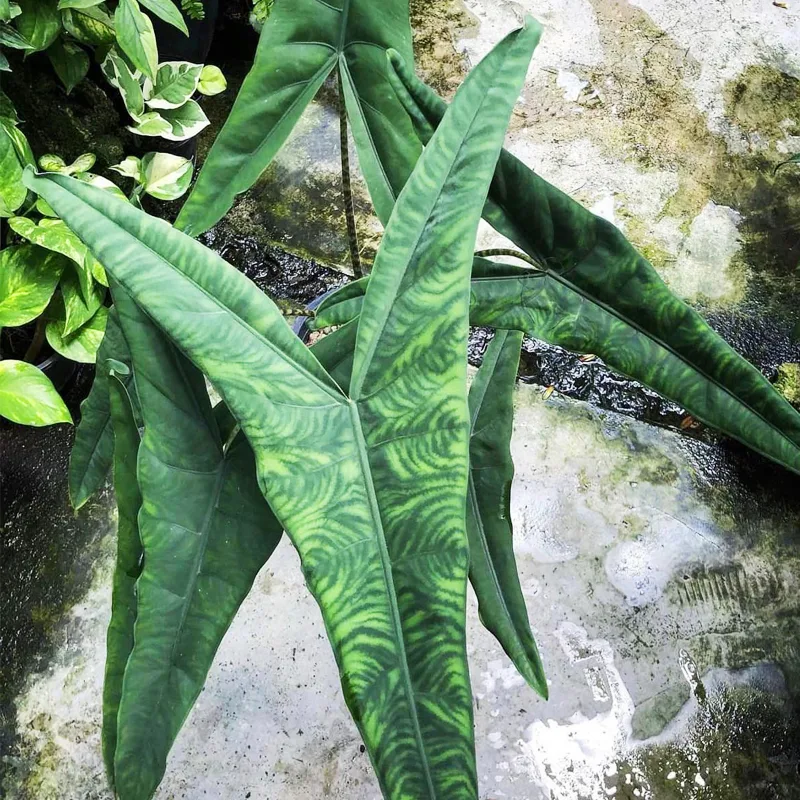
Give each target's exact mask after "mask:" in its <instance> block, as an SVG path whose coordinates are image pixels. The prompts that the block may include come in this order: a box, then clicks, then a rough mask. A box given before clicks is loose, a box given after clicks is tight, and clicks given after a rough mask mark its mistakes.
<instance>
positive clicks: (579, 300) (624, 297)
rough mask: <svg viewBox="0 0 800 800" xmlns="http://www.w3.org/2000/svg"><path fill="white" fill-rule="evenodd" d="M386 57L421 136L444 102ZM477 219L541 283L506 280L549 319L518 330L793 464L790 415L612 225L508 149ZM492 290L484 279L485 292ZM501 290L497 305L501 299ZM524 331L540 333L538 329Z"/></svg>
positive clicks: (799, 454) (797, 430)
mask: <svg viewBox="0 0 800 800" xmlns="http://www.w3.org/2000/svg"><path fill="white" fill-rule="evenodd" d="M392 63H393V66H394V68H395V71H396V72H395V74H394V75H392V74H390V78H391V79H392V81H393V85H394V86H395V88H396V90H397V92H398V96H399V98H400V99H401V101H402V102H403V104H404V105H405V107H406V109H407V110H408V112H409V114H410V116H411V117H412V119H413V121H414V125H415V128H416V130H417V133H418V135H419V136H420V138H421V139H422V141H423V142H425V141H427V140H428V139H429V137H430V135H431V133H432V131H433V130H434V128H435V126H436V125H437V124H438V122H439V120H441V118H442V115H443V114H444V112H445V110H446V108H447V104H446V103H445V102H444V101H443V100H442V99H441V98H439V97H438V95H437V94H436V93H435V92H434V91H433V90H432V89H430V88H429V87H427V86H426V85H425V84H424V83H422V81H420V80H419V79H418V78H417V77H416V76H415V75H414V74H413V72H411V71H410V70H409V69H408V67H407V66H405V65H404V63H403V62H402V59H400V58H398V57H396V56H395V57H394V58H393V60H392ZM484 217H485V218H486V219H487V220H488V221H489V222H490V223H491V224H492V225H493V226H494V227H495V228H496V229H497V230H498V231H500V232H501V233H503V234H504V235H505V236H507V237H508V238H510V239H511V240H512V241H514V242H515V243H516V244H517V245H518V246H519V247H520V248H522V249H523V250H524V251H525V252H526V253H528V254H529V255H530V256H532V257H533V258H535V259H536V260H537V261H538V262H539V263H540V264H541V265H542V266H543V268H546V270H547V280H546V281H540V278H539V277H536V276H532V277H529V278H526V279H519V280H515V281H514V283H513V290H514V291H517V292H519V291H522V290H523V288H524V290H525V291H526V294H528V295H530V294H531V293H532V294H533V295H535V296H536V299H535V300H533V301H532V302H533V303H534V304H535V305H536V307H537V309H538V312H539V313H540V314H544V315H545V317H547V318H549V321H547V322H546V324H544V325H543V324H542V323H543V322H544V321H545V320H544V319H542V318H541V317H540V318H539V319H538V320H537V321H536V322H535V323H533V322H526V323H525V325H524V327H523V328H522V329H523V330H526V331H527V332H529V333H531V334H532V335H535V336H540V337H541V338H543V339H546V340H547V341H553V342H554V343H555V344H564V346H566V347H569V348H570V349H573V348H574V345H575V344H576V343H577V342H580V343H581V345H582V346H583V347H587V350H586V352H592V353H596V354H597V355H600V356H601V357H602V358H603V359H604V360H605V361H606V362H607V363H608V364H609V365H610V366H612V367H613V368H614V369H617V370H619V371H620V372H622V373H623V374H625V375H629V376H630V377H633V378H636V379H637V380H640V381H641V382H642V383H645V384H647V385H648V386H650V387H652V388H653V389H655V390H656V391H657V392H659V393H661V394H663V395H664V396H665V397H668V398H669V399H670V400H674V401H675V402H676V403H679V404H680V405H682V406H684V408H686V409H687V410H688V411H690V412H691V414H692V415H693V416H695V417H696V418H697V419H699V420H701V421H703V422H705V423H707V424H709V425H712V426H714V427H716V428H719V429H720V430H721V431H723V432H725V433H727V434H728V435H729V436H732V437H734V438H736V439H738V440H739V441H741V442H743V443H744V444H746V445H747V446H748V447H751V448H752V449H754V450H756V451H758V452H760V453H762V454H763V455H766V456H767V457H769V458H772V459H773V460H775V461H777V462H779V463H781V464H783V465H784V466H787V467H789V468H790V469H793V470H795V471H798V470H800V415H799V414H798V413H797V412H796V411H795V410H794V409H793V408H792V407H791V405H790V404H789V403H788V402H787V401H786V400H785V399H784V398H783V397H781V396H780V395H779V394H778V393H777V392H776V391H775V390H774V389H773V388H772V386H771V385H770V384H769V382H768V381H767V380H765V378H764V377H763V375H761V373H760V372H759V371H758V370H757V369H756V368H755V367H754V366H753V365H752V364H750V363H748V362H747V361H746V360H745V359H744V358H742V357H741V356H740V355H739V354H738V353H736V351H735V350H734V349H733V348H732V347H730V346H729V345H728V344H727V343H726V342H725V341H724V340H723V339H722V338H721V337H720V336H719V335H717V334H716V333H715V332H714V331H713V330H712V329H711V327H710V326H709V325H708V324H707V323H706V322H705V321H704V320H703V318H702V317H701V316H700V315H699V314H697V312H695V311H694V310H692V309H691V308H690V307H689V306H688V305H686V304H685V303H684V302H683V301H681V300H680V299H678V298H677V297H676V296H675V295H674V294H672V292H670V290H669V289H668V288H667V286H666V285H665V284H664V282H663V281H662V280H661V278H660V277H659V275H658V273H657V272H656V271H655V269H653V267H652V266H651V265H650V263H649V262H648V261H647V260H646V259H645V258H644V257H643V256H641V255H640V254H639V253H637V252H636V250H635V249H634V248H633V247H632V246H631V244H630V243H629V242H628V241H627V239H626V238H625V237H624V236H623V235H622V233H621V232H620V231H619V229H618V228H616V227H615V226H614V225H612V224H611V223H609V222H607V221H606V220H603V219H601V218H600V217H597V216H595V215H594V214H592V213H591V212H589V211H587V210H586V209H585V208H584V207H583V206H581V205H580V204H579V203H576V202H575V201H574V200H572V199H570V198H569V197H567V195H565V194H563V193H562V192H560V191H559V190H558V189H556V188H555V187H553V186H551V185H550V184H549V183H547V181H545V180H543V179H542V178H540V177H539V176H538V175H537V174H536V173H535V172H533V171H532V170H530V169H528V167H526V166H525V165H524V164H523V163H522V162H521V161H519V160H518V159H516V158H515V157H514V156H512V155H511V154H510V153H508V152H506V151H503V152H502V154H501V156H500V160H499V162H498V165H497V170H496V172H495V176H494V179H493V181H492V188H491V190H490V194H489V202H487V204H486V208H485V209H484ZM555 283H558V284H559V285H560V288H556V287H555V286H554V284H555ZM505 288H506V289H509V288H512V284H510V283H506V284H505ZM498 289H499V285H497V284H494V286H493V289H492V291H494V290H498ZM484 290H485V291H489V289H488V287H484ZM484 297H485V294H484ZM496 297H497V296H496V295H495V298H496ZM504 298H505V299H504V300H503V301H501V302H503V303H504V304H505V303H506V302H507V300H509V299H511V295H507V296H506V295H504ZM548 301H549V302H553V303H555V304H560V303H566V304H567V305H569V306H570V307H571V308H572V309H573V310H574V312H575V316H574V319H573V321H572V322H571V323H569V322H566V321H565V320H564V318H563V316H561V309H559V308H557V307H556V306H553V307H552V308H547V303H548ZM578 307H580V308H578ZM526 314H527V312H526ZM578 314H579V316H578ZM589 316H591V319H592V321H591V322H589V321H588V319H587V317H589ZM534 327H538V328H539V329H540V330H548V331H550V333H548V335H543V334H541V333H536V332H535V331H534V330H533V328H534ZM553 333H555V337H554V336H553ZM565 341H569V342H571V344H565ZM575 349H577V348H575Z"/></svg>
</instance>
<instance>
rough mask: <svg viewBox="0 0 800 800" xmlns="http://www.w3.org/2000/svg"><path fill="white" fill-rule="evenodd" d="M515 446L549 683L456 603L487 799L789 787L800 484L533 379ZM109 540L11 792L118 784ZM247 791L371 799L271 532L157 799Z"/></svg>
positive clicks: (28, 731)
mask: <svg viewBox="0 0 800 800" xmlns="http://www.w3.org/2000/svg"><path fill="white" fill-rule="evenodd" d="M513 452H514V458H515V462H516V465H517V475H516V479H515V484H514V487H513V492H512V514H513V519H514V524H515V529H516V551H517V557H518V563H519V568H520V574H521V578H522V586H523V592H524V594H525V597H526V600H527V603H528V611H529V614H530V617H531V621H532V623H533V626H534V628H535V632H536V636H537V639H538V642H539V645H540V648H541V651H542V655H543V658H544V662H545V666H546V670H547V674H548V678H549V684H550V693H551V698H550V700H549V701H548V702H546V703H545V702H544V701H542V700H541V699H539V698H538V697H537V696H536V695H534V693H533V692H532V691H531V690H530V689H529V688H528V687H527V686H526V685H525V684H524V682H523V680H522V679H521V678H520V676H519V675H518V674H517V673H516V671H515V669H514V668H513V666H512V665H511V663H510V661H509V660H508V658H507V657H506V656H505V654H504V653H503V652H502V650H501V649H500V648H499V647H498V645H497V643H496V642H495V641H494V640H493V639H492V637H491V636H490V635H489V634H488V633H487V632H486V631H485V630H484V629H483V628H482V626H481V625H480V623H479V621H478V618H477V610H476V604H475V602H474V598H472V597H471V596H470V605H469V618H468V629H469V658H470V666H471V674H472V682H473V689H474V693H475V713H476V737H477V743H478V764H479V776H480V785H481V797H482V798H487V799H488V798H513V799H514V800H542V799H543V798H551V799H555V798H558V800H574V799H575V798H589V799H590V800H595V798H597V799H598V800H599V798H606V797H609V796H620V797H630V798H633V797H638V798H654V799H655V800H667V799H671V798H676V800H677V798H681V800H686V798H689V799H690V800H706V799H707V798H708V799H712V800H739V798H742V800H744V798H747V799H748V800H760V799H761V798H763V800H768V798H769V800H773V799H774V798H792V797H797V796H798V794H797V789H798V784H797V767H798V763H799V762H798V758H799V757H800V753H799V752H798V741H800V739H799V738H798V734H800V730H799V729H798V722H797V719H798V718H797V714H796V711H797V705H796V703H797V700H798V695H799V694H800V661H798V652H797V633H798V629H799V628H800V600H799V599H798V598H800V594H799V593H798V588H800V586H798V584H799V583H800V556H799V555H798V550H797V547H798V530H800V505H798V503H797V502H796V498H795V494H796V493H795V492H793V490H792V487H793V483H792V480H791V479H790V478H787V476H785V475H784V474H783V473H782V471H781V470H779V469H778V468H774V469H773V468H771V467H769V465H765V464H764V463H759V464H758V465H757V469H754V470H753V471H752V473H749V472H748V467H747V464H748V462H749V461H751V460H752V459H751V458H750V457H749V456H748V455H747V454H746V453H743V452H742V451H741V450H739V449H731V448H729V447H720V446H719V445H708V444H704V443H701V442H697V441H693V440H691V439H687V438H686V437H685V436H682V435H681V434H679V433H675V432H670V431H666V430H663V429H660V428H654V427H652V426H650V425H647V424H645V423H642V422H638V421H635V420H632V419H630V418H628V417H625V416H623V415H620V414H616V413H614V412H606V411H598V410H596V409H594V408H592V407H591V406H589V405H587V404H585V403H581V402H578V401H574V400H570V399H567V398H564V397H562V396H560V395H559V394H558V393H555V394H553V395H551V396H550V397H549V398H548V399H547V400H544V399H543V396H542V392H541V390H540V388H539V387H536V386H529V385H520V387H519V388H518V390H517V396H516V423H515V433H514V440H513ZM87 524H90V525H95V526H96V523H87ZM111 539H112V537H111V535H106V536H103V537H100V538H99V540H98V539H95V540H93V541H94V543H93V544H92V545H91V547H92V553H93V554H94V555H95V556H96V566H95V573H94V575H95V577H94V581H93V583H92V585H91V588H90V590H89V591H88V593H87V594H86V595H85V596H84V597H83V599H82V600H81V601H80V602H78V603H77V604H76V605H75V606H74V607H73V608H72V609H71V610H70V611H69V613H68V614H67V615H66V616H65V618H64V620H63V622H62V623H61V625H60V627H59V634H58V642H59V644H58V647H57V649H56V651H55V653H54V654H53V655H52V657H51V658H50V659H49V661H48V662H47V663H46V664H42V665H41V667H40V668H38V669H36V670H34V671H33V672H31V674H30V675H29V676H28V679H27V682H26V684H25V688H24V690H23V691H22V693H21V694H20V695H19V697H18V709H17V722H18V730H19V733H20V735H21V739H20V742H19V747H18V749H17V750H16V752H15V755H14V769H13V771H12V772H11V773H10V776H9V778H8V781H7V783H6V787H5V788H6V796H8V797H9V798H15V800H33V798H36V799H37V800H39V799H41V800H51V799H52V800H56V798H57V799H58V800H79V799H80V800H84V799H85V798H98V799H99V798H110V794H109V793H108V792H107V790H106V788H105V779H104V776H103V768H102V760H101V754H100V720H101V709H100V694H101V686H102V674H103V668H102V667H103V656H104V638H105V628H106V625H107V622H108V614H109V603H110V571H111V564H110V552H111V549H112V548H111ZM232 765H235V768H232ZM670 776H671V777H670ZM764 787H769V788H768V789H766V788H764ZM613 788H616V789H617V792H616V794H615V793H614V792H612V791H611V789H613ZM634 790H635V791H634ZM626 792H627V793H626ZM248 793H250V796H251V797H252V798H264V799H266V798H272V797H280V798H281V799H282V800H293V799H294V798H297V799H298V800H300V798H303V800H308V799H309V798H325V797H332V798H342V800H344V798H347V799H348V800H368V799H369V800H373V798H377V797H378V790H377V787H376V784H375V781H374V778H373V776H372V773H371V771H370V767H369V762H368V758H367V756H366V755H365V754H364V753H363V752H362V749H361V744H360V740H359V738H358V734H357V731H356V729H355V726H354V725H353V723H352V722H351V720H350V718H349V716H348V714H347V710H346V708H345V706H344V702H343V700H342V695H341V691H340V687H339V680H338V673H337V669H336V664H335V661H334V659H333V655H332V653H331V651H330V648H329V646H328V644H327V640H326V637H325V633H324V627H323V624H322V620H321V618H320V615H319V610H318V609H317V607H316V605H315V603H314V601H313V600H312V598H311V596H310V595H309V593H308V591H307V590H306V588H305V586H304V583H303V578H302V574H301V571H300V567H299V563H298V559H297V556H296V554H295V553H294V551H293V550H292V548H291V546H290V545H289V544H288V542H286V541H285V540H284V542H283V543H282V544H281V545H280V546H279V548H278V550H277V551H276V553H275V554H274V556H273V558H272V559H271V560H270V562H269V563H268V564H267V566H266V567H265V568H264V570H262V572H261V574H260V575H259V577H258V578H257V580H256V583H255V586H254V589H253V591H252V593H251V595H250V596H249V597H248V599H247V600H246V601H245V603H244V605H243V606H242V609H241V611H240V613H239V615H238V617H237V618H236V621H235V622H234V624H233V626H232V627H231V629H230V631H229V632H228V634H227V636H226V638H225V640H224V641H223V644H222V646H221V648H220V651H219V653H218V655H217V658H216V661H215V663H214V666H213V668H212V670H211V673H210V675H209V678H208V682H207V684H206V688H205V690H204V691H203V693H202V694H201V696H200V698H199V700H198V702H197V705H196V707H195V709H194V711H193V712H192V714H191V715H190V717H189V719H188V721H187V723H186V726H185V728H184V730H183V732H182V733H181V735H180V737H179V739H178V741H177V743H176V745H175V748H174V750H173V753H172V756H171V757H170V761H169V767H168V772H167V776H166V778H165V781H164V783H163V786H162V787H161V789H160V790H159V792H158V793H157V798H158V799H159V800H167V798H196V797H215V798H221V799H223V798H238V797H241V798H244V797H247V795H248Z"/></svg>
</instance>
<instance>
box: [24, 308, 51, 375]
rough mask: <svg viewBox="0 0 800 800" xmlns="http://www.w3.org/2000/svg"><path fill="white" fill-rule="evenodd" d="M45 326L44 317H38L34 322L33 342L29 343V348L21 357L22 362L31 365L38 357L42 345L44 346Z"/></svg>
mask: <svg viewBox="0 0 800 800" xmlns="http://www.w3.org/2000/svg"><path fill="white" fill-rule="evenodd" d="M45 324H46V323H45V321H44V317H39V319H37V320H36V330H35V331H34V332H33V341H31V343H30V346H29V347H28V349H27V350H26V351H25V355H24V356H22V360H23V361H27V362H28V363H29V364H32V363H33V360H34V359H35V358H36V356H38V355H39V352H40V350H41V349H42V345H43V344H44V329H45Z"/></svg>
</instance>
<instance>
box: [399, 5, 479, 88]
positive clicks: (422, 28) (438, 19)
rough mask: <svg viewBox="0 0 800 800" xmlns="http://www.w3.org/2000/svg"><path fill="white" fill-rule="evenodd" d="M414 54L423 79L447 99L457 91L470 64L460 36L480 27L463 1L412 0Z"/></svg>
mask: <svg viewBox="0 0 800 800" xmlns="http://www.w3.org/2000/svg"><path fill="white" fill-rule="evenodd" d="M410 10H411V28H412V31H413V33H414V57H415V59H416V62H417V68H418V70H419V72H420V73H421V75H422V78H423V79H424V80H425V82H426V83H428V84H429V85H430V86H432V87H433V88H434V89H436V91H437V92H439V94H441V95H442V96H444V97H446V98H448V99H449V98H450V97H452V95H453V94H455V91H456V89H457V88H458V86H459V84H460V83H461V81H462V80H463V79H464V76H465V75H466V74H467V72H468V71H469V64H468V62H467V59H466V58H465V56H464V54H463V53H459V52H458V50H457V49H456V39H457V38H459V37H463V36H465V35H469V33H470V32H471V31H474V30H475V29H476V28H477V20H476V19H475V17H473V16H472V15H471V14H470V13H469V12H468V11H467V9H466V7H465V6H464V3H463V2H462V0H433V2H431V0H411V2H410Z"/></svg>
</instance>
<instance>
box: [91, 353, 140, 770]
mask: <svg viewBox="0 0 800 800" xmlns="http://www.w3.org/2000/svg"><path fill="white" fill-rule="evenodd" d="M97 371H98V373H100V372H103V373H105V374H106V379H105V381H104V383H103V385H104V386H106V387H107V390H108V398H107V401H108V404H109V410H110V415H111V421H112V425H111V429H112V430H113V434H112V435H113V448H114V493H115V495H116V500H117V511H118V524H117V559H116V564H115V566H114V580H113V584H112V590H111V620H110V622H109V623H108V632H107V634H106V669H105V677H104V680H103V736H102V742H103V761H104V762H105V765H106V773H107V774H108V777H109V780H110V781H111V784H112V786H113V784H114V753H115V751H116V747H117V712H118V711H119V704H120V700H121V699H122V680H123V676H124V674H125V665H126V664H127V663H128V658H129V656H130V654H131V651H132V650H133V626H134V623H135V622H136V581H137V580H138V578H139V575H140V574H141V572H142V562H143V558H144V551H143V549H142V542H141V538H140V537H139V523H138V515H139V509H140V508H141V505H142V494H141V492H140V491H139V483H138V480H137V477H136V459H137V456H138V454H139V427H138V425H137V423H136V415H135V414H134V406H135V403H134V401H132V399H131V397H130V395H129V393H128V386H129V385H132V381H131V373H130V369H129V368H128V367H127V365H125V364H123V363H121V362H119V361H114V360H113V359H109V360H108V361H106V362H105V363H99V364H98V366H97Z"/></svg>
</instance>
